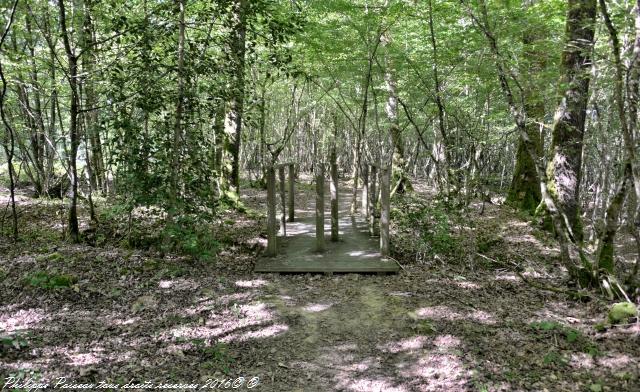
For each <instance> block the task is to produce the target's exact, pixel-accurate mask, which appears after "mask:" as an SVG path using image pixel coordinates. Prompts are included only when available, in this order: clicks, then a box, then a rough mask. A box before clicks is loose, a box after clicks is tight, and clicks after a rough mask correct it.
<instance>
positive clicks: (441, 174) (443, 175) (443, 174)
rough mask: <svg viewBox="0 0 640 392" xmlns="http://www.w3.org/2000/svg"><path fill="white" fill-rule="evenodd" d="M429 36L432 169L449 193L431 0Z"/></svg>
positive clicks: (447, 151) (444, 127)
mask: <svg viewBox="0 0 640 392" xmlns="http://www.w3.org/2000/svg"><path fill="white" fill-rule="evenodd" d="M428 5H429V38H430V41H431V53H432V57H433V59H432V61H433V66H432V71H433V83H434V85H435V95H436V96H435V100H436V106H437V108H438V130H437V135H436V129H435V128H434V136H436V139H435V140H437V143H434V145H433V152H432V155H433V156H434V157H436V158H437V161H436V162H434V163H435V165H434V170H435V171H436V172H435V173H434V174H436V176H437V179H438V182H439V183H440V184H441V188H442V189H443V190H444V191H445V193H446V194H447V195H448V194H449V186H450V183H449V182H450V179H449V160H450V159H449V148H448V145H447V144H448V141H447V128H446V124H445V110H444V104H443V102H442V85H441V83H440V73H439V69H438V44H437V41H436V34H435V29H434V26H433V6H432V0H429V3H428Z"/></svg>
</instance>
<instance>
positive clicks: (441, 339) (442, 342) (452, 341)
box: [433, 335, 462, 349]
mask: <svg viewBox="0 0 640 392" xmlns="http://www.w3.org/2000/svg"><path fill="white" fill-rule="evenodd" d="M460 344H462V342H461V341H460V339H458V338H457V337H455V336H453V335H439V336H437V337H436V338H435V339H434V340H433V345H434V346H436V347H437V348H440V349H442V348H453V347H458V346H460Z"/></svg>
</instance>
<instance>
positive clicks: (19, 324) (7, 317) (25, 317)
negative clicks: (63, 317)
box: [0, 308, 50, 332]
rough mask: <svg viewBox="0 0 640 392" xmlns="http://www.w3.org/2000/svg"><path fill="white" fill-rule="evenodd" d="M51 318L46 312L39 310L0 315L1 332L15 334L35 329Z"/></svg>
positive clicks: (22, 310) (24, 310)
mask: <svg viewBox="0 0 640 392" xmlns="http://www.w3.org/2000/svg"><path fill="white" fill-rule="evenodd" d="M49 318H50V316H48V315H46V314H45V312H44V310H42V309H37V308H32V309H20V310H18V311H13V312H7V313H2V314H0V331H5V332H13V331H18V330H22V329H28V328H33V327H35V326H36V325H37V324H39V323H41V322H43V321H45V320H47V319H49Z"/></svg>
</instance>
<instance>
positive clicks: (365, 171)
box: [362, 165, 369, 216]
mask: <svg viewBox="0 0 640 392" xmlns="http://www.w3.org/2000/svg"><path fill="white" fill-rule="evenodd" d="M362 213H363V214H364V216H367V214H368V213H369V165H364V167H363V168H362Z"/></svg>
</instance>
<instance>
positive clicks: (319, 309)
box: [302, 304, 333, 313]
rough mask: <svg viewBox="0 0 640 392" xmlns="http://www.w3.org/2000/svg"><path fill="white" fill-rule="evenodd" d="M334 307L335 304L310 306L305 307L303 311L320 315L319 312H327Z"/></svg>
mask: <svg viewBox="0 0 640 392" xmlns="http://www.w3.org/2000/svg"><path fill="white" fill-rule="evenodd" d="M332 306H333V304H310V305H307V306H304V307H303V308H302V310H304V311H305V312H309V313H318V312H322V311H324V310H327V309H329V308H330V307H332Z"/></svg>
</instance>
